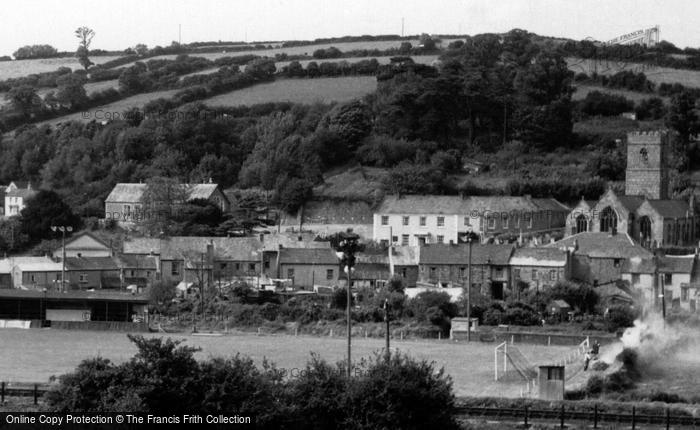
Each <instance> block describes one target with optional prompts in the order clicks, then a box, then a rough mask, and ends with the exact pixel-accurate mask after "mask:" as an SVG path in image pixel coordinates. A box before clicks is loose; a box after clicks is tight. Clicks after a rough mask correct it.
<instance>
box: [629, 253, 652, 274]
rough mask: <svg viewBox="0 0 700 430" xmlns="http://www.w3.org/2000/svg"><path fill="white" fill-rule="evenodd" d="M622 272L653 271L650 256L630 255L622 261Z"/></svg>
mask: <svg viewBox="0 0 700 430" xmlns="http://www.w3.org/2000/svg"><path fill="white" fill-rule="evenodd" d="M622 273H654V260H653V259H652V258H640V257H632V258H630V259H627V260H625V261H624V262H623V263H622Z"/></svg>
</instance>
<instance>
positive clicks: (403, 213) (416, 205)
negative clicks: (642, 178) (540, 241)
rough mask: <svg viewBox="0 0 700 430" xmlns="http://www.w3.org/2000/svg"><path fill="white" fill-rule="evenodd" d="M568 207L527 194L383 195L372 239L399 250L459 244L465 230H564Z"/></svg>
mask: <svg viewBox="0 0 700 430" xmlns="http://www.w3.org/2000/svg"><path fill="white" fill-rule="evenodd" d="M569 210H570V209H569V208H568V207H567V206H565V205H563V204H561V203H559V202H558V201H556V200H555V199H533V198H531V197H529V196H522V197H512V196H488V197H476V196H472V197H461V196H433V195H407V196H387V197H386V198H385V199H384V202H383V203H382V205H381V206H380V207H379V209H377V211H376V212H375V213H374V218H373V224H374V228H373V239H374V240H375V241H377V242H384V243H386V244H389V243H391V244H394V245H401V246H421V245H425V244H429V243H450V242H452V243H458V242H462V241H464V238H465V237H466V236H467V233H468V232H469V231H472V232H474V233H476V234H478V235H479V236H481V237H482V238H488V237H493V238H503V239H510V238H514V237H517V236H520V235H522V236H532V235H535V234H541V233H547V232H552V231H556V230H562V229H563V228H564V226H565V224H566V215H567V214H568V212H569Z"/></svg>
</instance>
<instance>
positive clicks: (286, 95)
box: [203, 76, 377, 107]
mask: <svg viewBox="0 0 700 430" xmlns="http://www.w3.org/2000/svg"><path fill="white" fill-rule="evenodd" d="M376 89H377V79H376V78H375V77H374V76H347V77H340V78H314V79H303V78H302V79H277V80H275V81H274V82H270V83H266V84H259V85H255V86H253V87H248V88H243V89H240V90H234V91H231V92H229V93H225V94H220V95H218V96H214V97H211V98H208V99H204V100H203V103H205V104H206V105H208V106H212V107H216V106H221V107H224V106H242V105H248V106H250V105H254V104H258V103H269V102H287V101H288V102H293V103H315V102H321V103H329V102H345V101H350V100H354V99H356V98H359V97H363V96H364V95H366V94H369V93H371V92H372V91H374V90H376Z"/></svg>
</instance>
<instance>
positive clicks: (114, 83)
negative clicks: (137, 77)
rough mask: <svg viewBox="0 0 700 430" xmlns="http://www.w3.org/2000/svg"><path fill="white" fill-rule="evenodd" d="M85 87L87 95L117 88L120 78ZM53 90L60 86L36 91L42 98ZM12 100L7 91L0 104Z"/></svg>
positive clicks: (0, 96) (0, 94)
mask: <svg viewBox="0 0 700 430" xmlns="http://www.w3.org/2000/svg"><path fill="white" fill-rule="evenodd" d="M84 87H85V92H86V93H87V95H90V94H92V93H94V92H96V91H103V90H106V89H108V88H114V89H117V88H119V80H118V79H112V80H110V81H102V82H88V83H87V84H85V85H84ZM51 91H53V92H54V93H55V92H56V91H58V88H40V89H38V90H37V91H36V93H37V95H38V96H39V97H41V98H42V99H43V98H44V97H45V96H46V94H48V93H49V92H51ZM9 103H10V102H9V101H8V100H5V93H0V106H3V105H6V104H9Z"/></svg>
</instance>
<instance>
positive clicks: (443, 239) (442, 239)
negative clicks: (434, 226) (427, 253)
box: [437, 234, 445, 243]
mask: <svg viewBox="0 0 700 430" xmlns="http://www.w3.org/2000/svg"><path fill="white" fill-rule="evenodd" d="M437 243H445V236H443V235H441V234H438V236H437Z"/></svg>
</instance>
